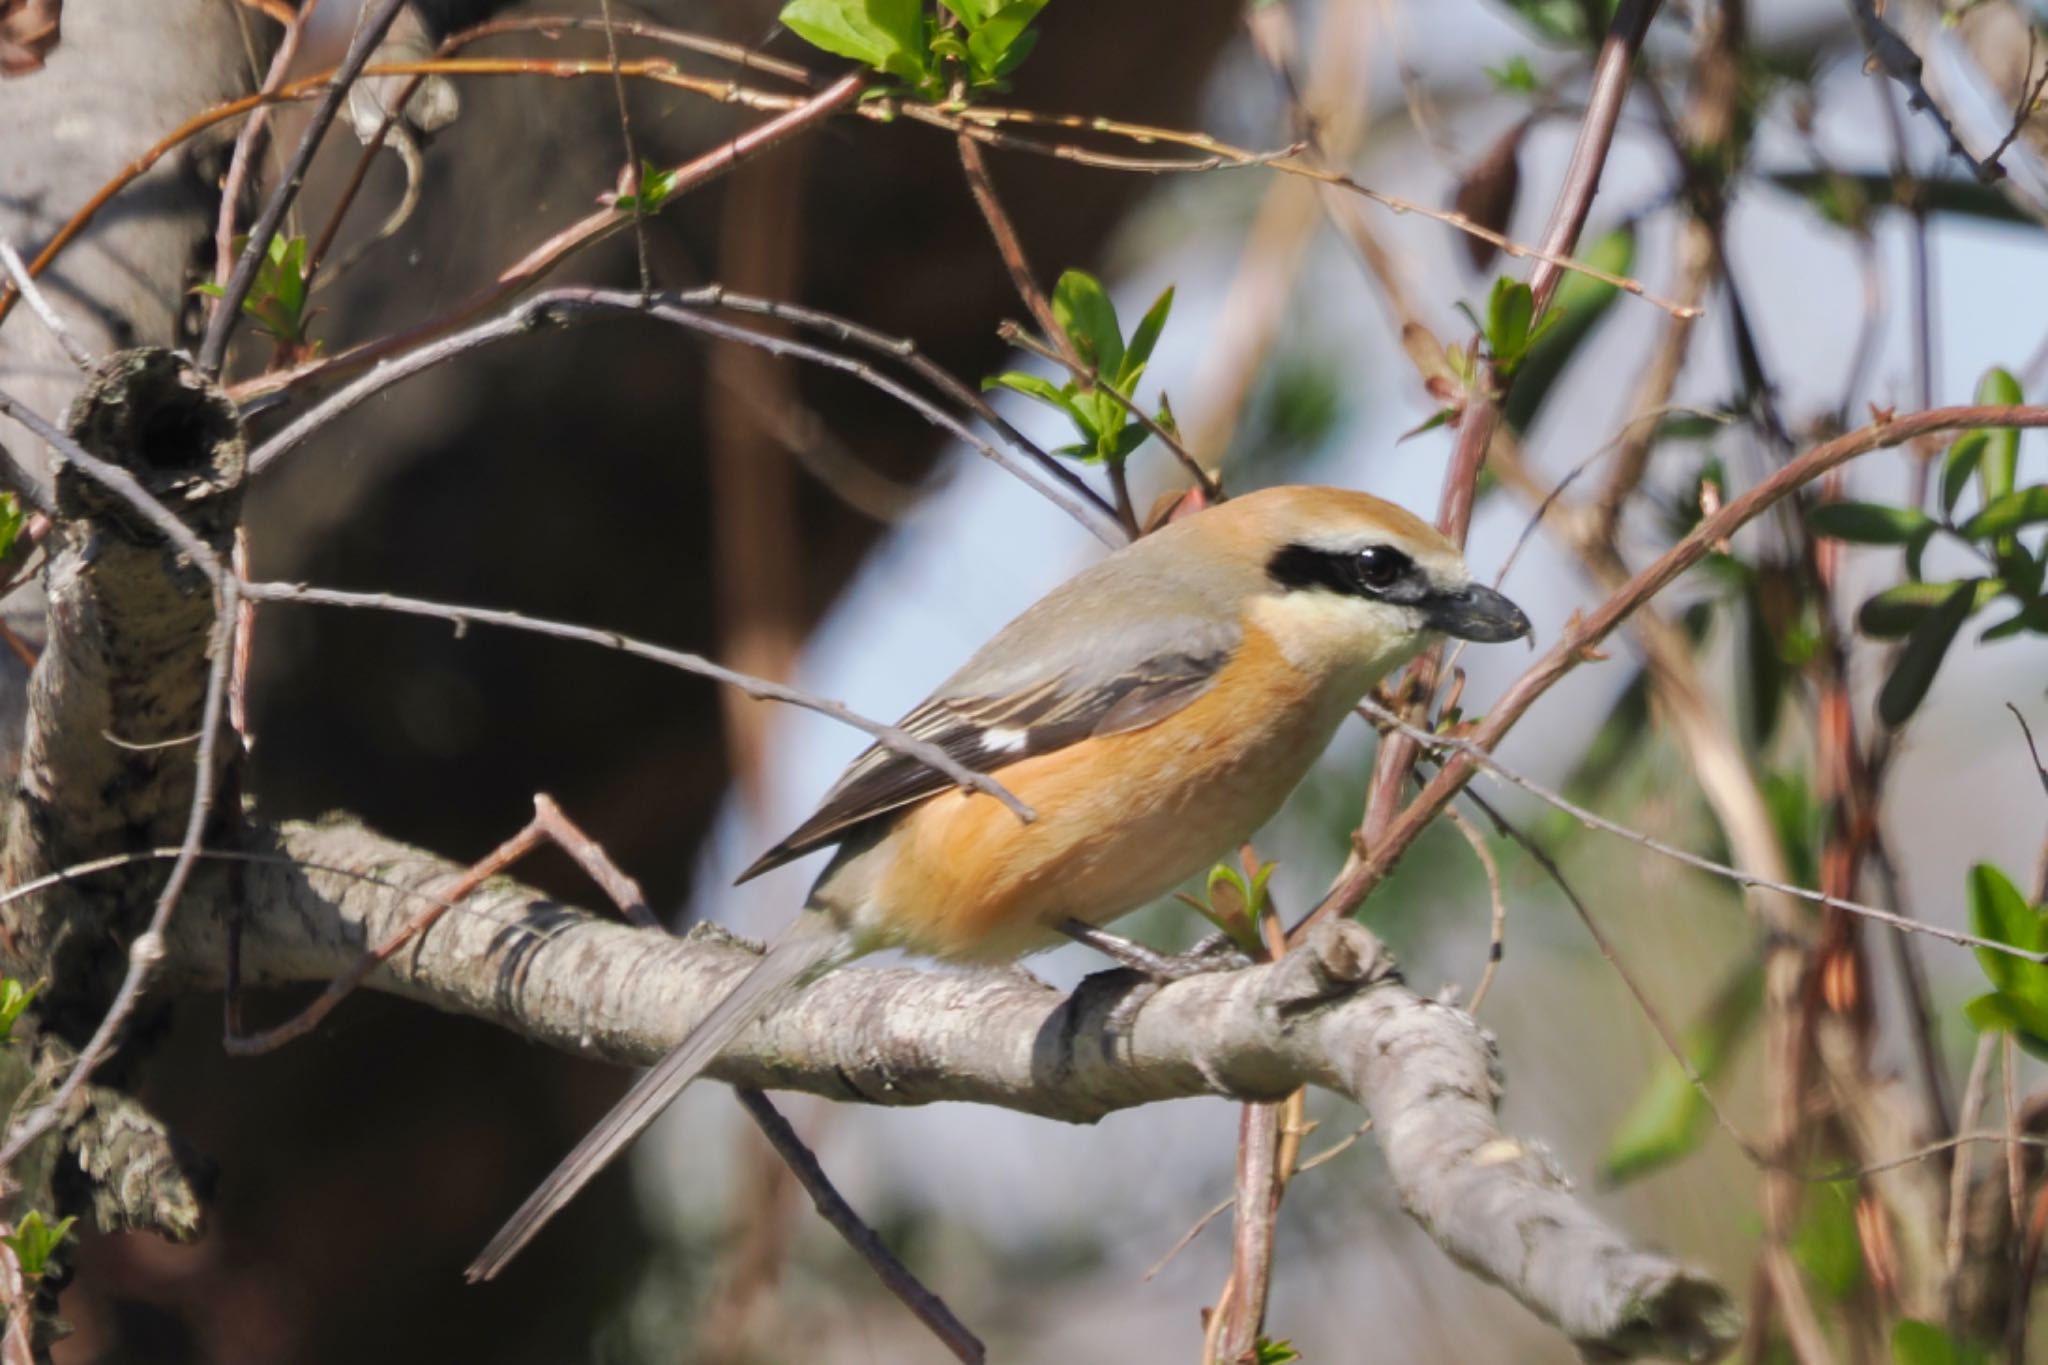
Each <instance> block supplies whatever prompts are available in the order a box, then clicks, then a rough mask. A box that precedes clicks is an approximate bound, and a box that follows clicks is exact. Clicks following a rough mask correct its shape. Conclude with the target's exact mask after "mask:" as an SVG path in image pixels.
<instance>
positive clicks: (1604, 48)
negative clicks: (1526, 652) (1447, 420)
mask: <svg viewBox="0 0 2048 1365" xmlns="http://www.w3.org/2000/svg"><path fill="white" fill-rule="evenodd" d="M1657 5H1658V0H1627V3H1626V4H1623V5H1622V6H1621V7H1620V8H1619V9H1618V10H1617V11H1616V12H1615V15H1614V19H1613V22H1612V23H1611V24H1610V25H1609V27H1608V31H1607V37H1606V38H1605V39H1604V40H1603V41H1602V43H1601V47H1600V56H1599V60H1598V63H1597V64H1596V67H1595V70H1594V73H1593V89H1592V93H1591V95H1590V96H1589V98H1588V100H1587V104H1586V114H1585V118H1584V119H1583V120H1582V121H1581V122H1580V125H1579V135H1578V137H1577V139H1576V140H1575V142H1574V143H1573V146H1572V158H1571V163H1570V165H1569V167H1568V168H1567V170H1566V173H1565V181H1564V184H1563V185H1562V186H1561V187H1560V188H1559V190H1558V195H1557V201H1556V203H1555V204H1554V205H1553V206H1552V209H1551V213H1550V223H1549V226H1548V227H1547V228H1545V230H1544V236H1543V249H1544V251H1545V253H1547V254H1546V257H1545V259H1542V260H1540V261H1539V262H1538V263H1537V265H1536V266H1535V267H1534V269H1533V270H1532V271H1531V272H1530V276H1529V287H1530V292H1531V294H1532V295H1533V296H1534V313H1533V316H1536V317H1542V316H1543V313H1544V310H1545V309H1546V308H1548V307H1549V304H1550V298H1551V295H1552V294H1553V293H1555V292H1556V289H1557V285H1558V282H1559V281H1560V280H1561V279H1563V273H1562V270H1561V268H1560V267H1559V266H1557V265H1555V264H1553V263H1552V258H1556V259H1562V258H1563V257H1564V256H1565V255H1566V254H1567V253H1569V252H1570V251H1571V249H1572V246H1573V244H1574V243H1575V242H1576V241H1577V240H1578V235H1579V229H1580V227H1581V226H1583V224H1584V223H1585V221H1586V216H1587V214H1588V213H1590V212H1591V210H1592V204H1593V196H1594V194H1595V193H1597V192H1598V190H1599V188H1600V175H1601V171H1602V170H1603V169H1604V168H1605V166H1606V164H1607V152H1608V149H1609V147H1610V146H1611V145H1612V143H1613V141H1614V132H1615V129H1616V127H1617V126H1618V125H1619V123H1620V120H1621V107H1622V104H1623V102H1624V101H1625V100H1626V99H1627V97H1628V86H1629V77H1630V75H1631V73H1632V72H1633V70H1634V66H1635V58H1636V53H1637V52H1638V51H1640V50H1641V47H1642V42H1643V38H1644V35H1645V34H1647V33H1648V31H1649V27H1650V20H1651V18H1652V17H1653V16H1654V15H1655V14H1656V12H1657ZM1509 381H1510V375H1509V374H1508V373H1507V372H1506V371H1504V370H1503V369H1502V368H1501V367H1499V366H1497V365H1495V364H1494V363H1493V362H1492V361H1491V360H1488V361H1486V362H1485V363H1484V364H1483V365H1482V366H1481V367H1480V376H1479V381H1478V383H1477V384H1476V385H1472V386H1468V388H1469V389H1470V391H1469V392H1468V394H1467V396H1466V400H1465V408H1464V414H1463V417H1462V418H1461V420H1460V421H1459V423H1458V439H1457V442H1456V444H1455V445H1454V446H1453V447H1452V450H1451V462H1450V466H1449V467H1448V468H1447V469H1446V470H1445V471H1444V478H1443V488H1442V492H1441V494H1440V495H1439V497H1438V501H1437V517H1436V526H1437V529H1438V530H1439V531H1442V532H1443V533H1444V534H1445V535H1446V536H1448V537H1449V538H1450V539H1451V540H1452V541H1453V542H1454V543H1456V544H1458V545H1460V546H1462V545H1463V544H1464V543H1465V536H1466V533H1467V532H1468V531H1469V530H1470V529H1471V525H1472V504H1473V500H1474V498H1475V497H1477V495H1478V489H1479V475H1480V472H1481V470H1482V469H1483V467H1484V466H1485V464H1486V456H1487V452H1488V451H1489V450H1490V449H1491V448H1492V445H1493V438H1494V433H1495V432H1496V431H1497V430H1499V429H1500V425H1501V407H1500V404H1501V402H1502V400H1503V399H1504V398H1505V396H1506V394H1507V392H1508V387H1509ZM1444 653H1445V650H1444V646H1443V645H1441V644H1439V645H1436V646H1434V647H1432V648H1431V649H1430V650H1429V651H1428V652H1427V653H1425V654H1424V655H1423V656H1422V657H1421V658H1419V659H1417V660H1416V661H1415V662H1414V663H1413V664H1411V665H1410V666H1409V668H1408V671H1407V673H1406V674H1405V675H1404V686H1405V688H1406V689H1407V694H1408V695H1409V696H1410V697H1411V698H1412V700H1411V702H1410V705H1411V707H1412V708H1413V712H1414V715H1415V716H1416V717H1417V718H1420V716H1421V715H1422V714H1423V712H1424V709H1425V706H1426V702H1427V699H1428V698H1429V697H1430V696H1431V695H1432V694H1433V693H1434V692H1435V689H1436V686H1437V684H1438V682H1439V681H1441V679H1442V678H1443V676H1444V675H1443V660H1444ZM1415 755H1416V749H1415V745H1414V743H1413V742H1412V741H1411V740H1409V739H1408V738H1407V737H1405V736H1399V735H1396V736H1389V737H1388V738H1387V740H1386V742H1384V743H1382V744H1381V745H1380V747H1379V750H1378V752H1377V753H1375V754H1374V755H1373V766H1372V776H1371V778H1370V779H1369V780H1368V782H1367V786H1366V798H1365V812H1364V816H1363V818H1362V819H1361V820H1360V822H1359V831H1358V833H1359V839H1360V841H1361V843H1362V844H1363V845H1364V846H1365V847H1367V848H1375V847H1377V846H1378V845H1379V844H1380V843H1381V842H1382V841H1383V840H1384V839H1385V838H1386V836H1387V832H1388V831H1389V829H1390V828H1392V826H1393V824H1394V822H1395V820H1396V819H1397V818H1398V812H1399V811H1400V808H1401V797H1402V793H1403V792H1404V790H1405V789H1406V787H1407V784H1408V773H1409V772H1410V770H1412V769H1413V768H1414V766H1415ZM1354 861H1356V860H1354ZM1348 870H1350V871H1355V870H1356V869H1348ZM1344 880H1346V878H1341V877H1340V879H1339V884H1340V885H1341V884H1342V883H1343V881H1344Z"/></svg>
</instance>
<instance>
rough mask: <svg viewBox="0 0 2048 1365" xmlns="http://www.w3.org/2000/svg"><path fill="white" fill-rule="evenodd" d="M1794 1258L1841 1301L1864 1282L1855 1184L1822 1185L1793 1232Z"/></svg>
mask: <svg viewBox="0 0 2048 1365" xmlns="http://www.w3.org/2000/svg"><path fill="white" fill-rule="evenodd" d="M1791 1250H1792V1259H1794V1260H1795V1261H1797V1262H1799V1264H1800V1267H1801V1268H1802V1269H1804V1270H1805V1271H1806V1273H1807V1274H1808V1275H1811V1276H1812V1277H1813V1280H1814V1283H1816V1284H1818V1285H1819V1286H1820V1287H1821V1289H1822V1290H1824V1291H1825V1292H1826V1293H1827V1295H1828V1297H1830V1298H1832V1299H1835V1300H1837V1301H1840V1300H1842V1299H1846V1298H1848V1297H1849V1296H1850V1295H1851V1294H1854V1293H1855V1292H1856V1288H1857V1286H1858V1285H1860V1284H1861V1283H1862V1282H1863V1238H1862V1237H1861V1236H1860V1235H1859V1234H1858V1232H1857V1230H1856V1184H1855V1182H1854V1181H1849V1180H1840V1181H1836V1182H1834V1183H1832V1184H1828V1185H1823V1186H1821V1187H1820V1188H1819V1189H1818V1190H1816V1191H1814V1194H1813V1197H1812V1198H1811V1199H1810V1200H1808V1201H1807V1206H1806V1216H1805V1217H1803V1218H1801V1219H1800V1220H1799V1226H1798V1227H1797V1228H1795V1229H1793V1232H1792V1247H1791Z"/></svg>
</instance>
